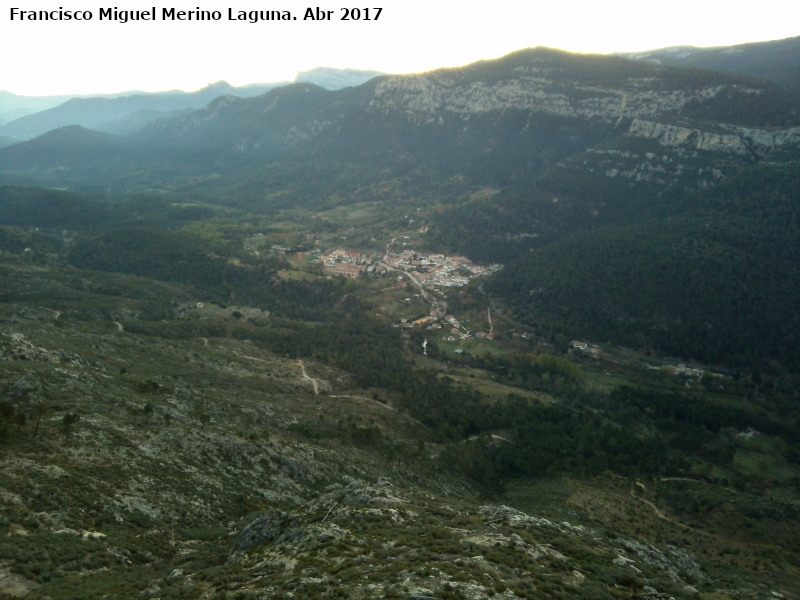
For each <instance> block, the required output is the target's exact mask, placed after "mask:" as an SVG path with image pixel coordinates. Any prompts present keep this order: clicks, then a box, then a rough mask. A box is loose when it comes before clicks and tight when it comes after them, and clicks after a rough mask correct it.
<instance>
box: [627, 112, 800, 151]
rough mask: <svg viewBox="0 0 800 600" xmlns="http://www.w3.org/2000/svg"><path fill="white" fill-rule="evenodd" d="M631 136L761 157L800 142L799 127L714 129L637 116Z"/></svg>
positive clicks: (686, 147)
mask: <svg viewBox="0 0 800 600" xmlns="http://www.w3.org/2000/svg"><path fill="white" fill-rule="evenodd" d="M628 135H631V136H634V137H642V138H648V139H653V140H657V141H658V142H659V143H660V144H661V145H663V146H666V147H669V148H674V149H681V150H684V151H692V150H702V151H708V152H723V153H726V154H735V155H738V156H743V157H748V158H752V159H760V158H764V157H765V156H767V154H769V153H770V152H772V151H773V150H775V149H776V148H778V147H779V146H783V145H786V144H797V143H798V142H800V127H789V128H785V129H778V130H772V131H770V130H767V129H753V128H746V127H737V126H735V125H726V124H722V123H719V124H716V125H715V126H714V131H708V130H703V129H700V128H698V127H686V126H681V125H673V124H668V123H661V122H657V121H648V120H645V119H638V118H637V119H634V121H633V123H631V126H630V129H629V130H628Z"/></svg>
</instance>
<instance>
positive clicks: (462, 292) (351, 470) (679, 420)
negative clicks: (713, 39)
mask: <svg viewBox="0 0 800 600" xmlns="http://www.w3.org/2000/svg"><path fill="white" fill-rule="evenodd" d="M797 100H798V96H797V92H796V91H794V90H792V89H790V88H787V87H781V86H780V85H777V84H772V83H769V82H766V81H760V80H754V79H749V78H744V77H742V76H733V75H726V74H723V73H716V72H705V71H696V70H688V69H680V68H667V67H662V66H658V65H652V64H642V63H638V62H633V61H629V60H626V59H622V58H616V57H598V56H579V55H568V54H566V53H560V52H556V51H551V50H547V49H532V50H526V51H521V52H518V53H514V54H512V55H510V56H508V57H504V58H502V59H499V60H495V61H482V62H480V63H476V64H474V65H470V66H468V67H464V68H461V69H442V70H438V71H434V72H431V73H426V74H419V75H411V76H378V77H377V78H375V79H371V80H370V81H368V82H366V83H364V84H362V85H360V86H357V87H347V88H343V89H341V90H325V89H322V88H319V87H317V86H314V85H311V84H308V83H298V84H294V85H288V86H284V87H279V88H276V89H273V90H271V91H266V93H264V94H263V95H258V96H254V97H252V98H236V97H234V96H231V95H221V96H219V97H218V98H216V99H214V100H212V101H211V102H210V103H208V104H206V105H205V106H204V107H202V108H199V109H195V110H190V111H187V112H184V113H181V114H177V115H171V116H169V117H165V118H163V119H159V120H156V121H153V122H151V123H150V124H148V125H146V126H144V127H143V128H141V129H139V130H137V131H135V132H129V133H125V134H120V135H111V134H107V133H106V134H101V133H99V132H97V131H91V130H89V129H83V128H81V127H78V126H70V127H66V128H63V129H56V130H53V131H49V132H47V133H44V134H43V135H41V136H39V137H35V138H33V139H31V140H29V141H25V142H21V143H16V144H12V145H9V146H6V147H4V148H0V394H2V395H1V396H0V465H2V466H1V467H0V501H1V502H2V504H0V506H1V507H2V511H0V599H2V600H5V599H7V598H14V599H16V598H27V599H40V598H41V599H45V598H49V599H51V600H62V599H63V600H66V599H73V598H74V599H78V598H81V599H86V598H98V599H100V598H105V599H117V598H118V599H123V598H151V599H155V598H158V599H160V600H167V599H179V598H185V599H188V598H192V599H195V598H204V599H214V600H222V599H234V598H235V599H248V598H253V599H256V598H286V599H290V598H291V599H300V598H309V599H311V598H313V599H315V600H316V599H320V598H356V599H357V598H365V599H366V598H376V599H382V598H385V599H389V598H393V599H409V600H410V599H412V598H414V599H426V600H428V599H464V600H485V599H489V598H500V599H505V600H514V599H521V598H526V599H527V598H570V599H572V598H586V599H592V600H596V599H601V598H605V599H632V598H650V599H655V598H675V599H705V600H721V599H731V600H733V599H737V600H738V599H742V600H750V599H753V600H755V599H762V598H788V599H791V598H796V597H797V592H796V590H797V589H800V570H798V567H797V565H798V564H800V545H799V542H798V540H800V537H799V536H798V535H797V534H798V531H800V487H799V486H798V482H800V435H799V433H800V421H798V410H797V409H798V406H799V405H798V402H800V396H799V395H798V394H800V378H799V375H798V374H799V373H800V371H798V362H797V360H798V355H797V353H796V351H795V348H796V342H797V341H798V339H800V320H798V313H797V311H796V308H797V303H796V300H797V297H798V290H800V270H798V265H799V264H800V263H798V260H797V259H798V256H800V246H798V243H800V236H798V235H797V233H798V231H800V220H798V216H799V215H800V212H798V206H799V205H798V203H797V198H798V194H799V193H800V188H798V182H800V177H798V175H799V174H800V139H799V138H798V135H797V130H798V128H800V114H799V113H798V112H797V108H796V107H797V106H798V104H797Z"/></svg>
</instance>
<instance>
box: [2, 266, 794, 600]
mask: <svg viewBox="0 0 800 600" xmlns="http://www.w3.org/2000/svg"><path fill="white" fill-rule="evenodd" d="M0 278H1V280H2V303H0V318H2V322H1V324H0V365H2V369H1V370H0V389H2V391H3V401H2V402H3V416H4V421H3V429H2V433H3V439H2V443H1V444H0V465H1V468H0V498H1V499H2V512H1V513H0V597H2V598H52V599H60V598H84V599H85V598H107V599H111V598H160V599H162V600H164V599H167V598H295V599H296V598H315V599H316V598H336V597H339V598H376V599H377V598H409V599H410V598H417V599H423V598H464V599H469V600H478V599H483V598H504V599H513V598H593V599H594V598H634V597H637V598H669V597H673V598H709V599H710V598H729V597H730V598H733V597H742V598H764V597H769V595H770V594H771V597H775V598H778V597H786V598H790V597H792V596H791V594H790V593H789V592H787V590H786V588H787V587H788V586H789V585H790V582H791V581H792V580H793V578H794V577H796V573H794V574H793V573H792V568H791V567H790V566H787V565H785V564H782V563H781V559H780V550H778V549H776V548H775V547H774V546H772V545H770V544H769V543H767V542H766V541H764V542H763V543H761V544H760V545H758V544H756V545H751V546H747V547H746V548H747V550H746V551H747V552H750V553H752V556H736V557H733V558H732V556H733V552H734V548H733V546H734V545H735V546H736V548H741V547H742V546H740V545H738V544H730V543H729V542H728V541H726V539H725V538H724V537H722V536H719V537H718V536H717V535H716V534H712V533H708V532H703V531H700V530H697V529H694V528H692V527H688V526H686V525H684V524H681V523H679V522H677V521H672V520H671V519H670V518H669V516H668V515H664V514H662V513H661V512H660V510H659V508H658V507H657V505H656V502H658V498H656V497H654V496H652V495H648V494H650V493H651V492H650V489H649V487H646V486H645V484H643V483H636V482H633V481H630V480H625V479H622V478H616V477H613V476H610V475H604V476H601V477H600V478H599V479H597V480H596V481H595V482H594V483H592V482H579V481H570V480H564V481H562V482H560V483H558V484H557V485H558V486H560V488H559V489H562V491H563V493H561V496H559V499H558V500H553V499H552V498H551V499H550V500H549V501H548V500H545V499H544V498H545V497H546V494H544V493H543V491H542V490H545V489H550V488H549V487H548V486H552V485H553V484H552V483H548V482H546V481H541V482H528V483H524V484H522V485H521V487H519V490H521V491H520V492H519V493H518V494H517V496H516V498H517V499H518V500H519V501H520V502H521V503H522V504H523V505H524V506H525V511H523V510H520V509H518V508H514V507H512V506H509V505H508V498H507V497H501V496H499V495H496V494H494V495H493V494H492V493H491V490H486V491H484V492H483V494H484V495H482V494H479V490H478V489H477V487H476V486H475V485H474V484H473V483H471V482H470V481H469V479H467V478H466V477H465V476H464V475H463V474H461V473H460V472H459V471H458V469H457V468H455V467H454V466H453V465H452V462H451V461H449V460H448V459H447V458H446V457H447V456H452V454H448V452H447V451H445V448H444V447H443V446H441V445H439V444H434V443H432V442H431V441H430V438H429V435H428V433H427V431H426V429H425V428H424V427H423V426H421V425H420V424H419V423H418V422H416V421H414V420H413V419H411V418H410V417H408V416H407V415H404V414H401V413H399V412H397V411H396V410H394V409H393V408H392V403H391V397H386V396H381V395H380V394H381V392H380V391H379V390H364V389H358V388H354V387H353V384H352V383H351V380H350V378H349V377H348V375H347V374H346V373H343V372H339V371H336V370H335V369H332V368H330V367H328V366H325V365H322V364H319V363H314V362H312V361H306V362H304V363H298V361H296V360H293V359H290V358H287V357H282V356H277V355H275V354H272V353H270V352H267V351H266V350H264V349H263V348H262V347H260V346H259V345H258V344H257V343H255V342H253V341H250V340H249V339H247V334H248V332H250V334H251V335H253V332H254V331H256V330H257V329H259V328H264V327H268V326H269V319H270V316H269V315H268V314H266V313H262V312H261V311H257V310H252V309H247V308H246V307H221V306H215V305H210V304H207V303H203V302H198V299H197V298H194V297H192V295H191V293H190V292H189V291H188V290H187V289H185V288H181V287H180V286H177V285H169V284H163V283H157V282H153V281H150V280H144V279H139V278H134V277H124V276H118V275H108V274H100V273H90V272H81V271H74V270H62V269H56V268H54V267H52V266H48V265H46V264H38V265H37V264H34V263H33V262H31V261H30V260H26V259H25V258H19V257H12V256H9V255H6V256H5V257H4V262H3V266H2V269H0ZM212 331H213V332H216V334H215V335H211V333H210V332H212ZM220 332H224V333H222V334H221V333H220ZM314 384H316V389H317V390H321V391H320V393H319V394H315V393H314V389H315V385H314ZM379 400H380V401H379ZM452 450H453V449H452V448H451V449H450V450H449V452H452ZM486 493H488V495H485V494H486ZM537 498H538V500H537ZM654 501H655V502H654ZM736 552H737V553H738V552H739V550H736ZM757 562H758V563H759V564H761V565H762V566H761V567H758V566H757ZM775 565H779V566H778V567H776V566H775ZM761 568H763V569H767V572H766V573H764V574H763V575H762V576H758V575H756V574H755V573H756V572H757V571H758V570H759V569H761ZM776 568H777V569H779V570H778V572H775V571H772V569H776ZM781 569H783V571H781Z"/></svg>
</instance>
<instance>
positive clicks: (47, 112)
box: [0, 67, 380, 146]
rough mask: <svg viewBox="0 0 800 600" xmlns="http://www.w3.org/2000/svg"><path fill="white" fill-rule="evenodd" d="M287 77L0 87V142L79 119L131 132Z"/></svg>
mask: <svg viewBox="0 0 800 600" xmlns="http://www.w3.org/2000/svg"><path fill="white" fill-rule="evenodd" d="M379 74H380V73H379V72H377V71H359V70H356V69H331V68H325V67H320V68H317V69H313V70H311V71H304V72H302V73H299V74H298V76H297V79H296V81H303V82H310V83H315V84H317V85H319V86H321V87H323V88H326V89H340V88H343V87H348V86H352V85H358V84H361V83H363V82H364V81H366V80H367V79H370V78H372V77H374V76H376V75H379ZM289 83H290V82H286V81H283V82H275V83H263V84H250V85H246V86H241V87H233V86H231V85H229V84H228V83H227V82H225V81H219V82H217V83H213V84H209V85H207V86H206V87H204V88H202V89H200V90H197V91H195V92H181V91H169V92H159V93H145V92H133V93H128V94H113V95H100V96H91V97H83V96H46V97H31V96H16V95H14V94H11V93H9V92H0V125H2V126H0V146H4V145H9V144H10V143H13V142H14V141H21V140H27V139H31V138H33V137H36V136H38V135H42V134H43V133H46V132H48V131H52V130H53V129H57V128H59V127H65V126H67V125H80V126H81V127H86V128H87V129H94V130H96V131H103V132H106V133H115V134H126V133H132V132H134V131H137V130H138V129H141V128H142V127H143V126H144V125H145V124H147V123H149V122H150V121H153V120H155V119H158V118H166V117H171V116H175V115H177V114H179V113H180V112H181V111H183V110H191V109H198V108H202V107H203V106H205V105H206V104H208V103H209V102H210V101H211V100H213V99H215V98H218V97H220V96H225V95H232V96H238V97H242V98H249V97H252V96H258V95H260V94H263V93H265V92H267V91H269V90H271V89H274V88H276V87H281V86H285V85H289Z"/></svg>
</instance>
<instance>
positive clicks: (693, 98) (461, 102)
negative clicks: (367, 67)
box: [370, 70, 722, 123]
mask: <svg viewBox="0 0 800 600" xmlns="http://www.w3.org/2000/svg"><path fill="white" fill-rule="evenodd" d="M527 71H528V72H526V70H516V71H514V72H512V73H510V74H509V76H508V78H504V79H502V80H501V81H497V82H488V81H464V80H463V78H456V77H453V76H450V75H447V74H442V75H438V74H431V75H410V76H398V77H391V78H388V79H384V80H382V81H381V82H380V83H379V84H378V85H377V86H376V87H375V98H374V99H373V100H372V102H370V108H371V109H372V110H375V111H379V112H393V111H397V112H405V113H407V114H408V115H409V116H410V117H415V118H416V120H423V119H425V118H430V117H432V116H434V115H435V114H437V113H451V114H454V115H456V116H458V117H461V118H463V119H469V117H470V116H471V115H476V114H484V113H489V112H502V111H505V110H509V109H517V110H525V111H530V112H541V113H550V114H555V115H559V116H562V117H569V118H583V119H600V120H603V121H606V122H608V123H615V122H617V121H618V120H620V119H629V118H652V117H655V116H657V115H662V114H665V113H676V112H679V111H680V110H681V109H683V108H684V107H685V106H687V105H688V104H691V103H697V102H705V101H708V100H710V99H712V98H714V97H715V96H716V95H717V94H718V93H719V92H720V90H721V89H722V88H721V86H719V85H707V86H703V87H700V88H694V89H667V90H658V89H653V88H652V87H651V86H650V85H649V84H652V83H653V82H652V80H650V79H643V78H630V79H628V80H626V81H621V82H619V85H617V86H608V87H599V86H586V85H581V83H580V82H569V81H565V80H563V79H562V80H560V79H557V78H554V77H552V76H551V77H544V76H541V75H540V74H538V73H535V72H530V70H527Z"/></svg>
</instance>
